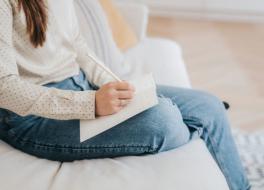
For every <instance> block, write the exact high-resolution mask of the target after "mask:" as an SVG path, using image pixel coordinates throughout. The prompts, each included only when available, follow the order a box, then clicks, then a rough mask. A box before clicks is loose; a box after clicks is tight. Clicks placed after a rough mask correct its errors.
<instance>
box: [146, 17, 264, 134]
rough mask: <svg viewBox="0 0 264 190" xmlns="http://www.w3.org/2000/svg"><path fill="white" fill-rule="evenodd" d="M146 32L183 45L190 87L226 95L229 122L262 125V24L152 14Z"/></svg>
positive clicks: (250, 126) (252, 126) (252, 127)
mask: <svg viewBox="0 0 264 190" xmlns="http://www.w3.org/2000/svg"><path fill="white" fill-rule="evenodd" d="M148 33H149V36H152V37H154V36H155V37H156V36H161V37H166V38H169V39H172V40H175V41H176V42H178V43H179V44H180V45H181V47H182V49H183V56H184V59H185V62H186V65H187V68H188V71H189V74H190V78H191V82H192V85H193V87H194V88H198V89H202V90H206V91H209V92H211V93H213V94H215V95H217V96H218V97H220V98H221V99H223V100H226V101H228V102H229V103H230V104H231V109H230V110H229V111H228V114H229V117H230V121H231V124H232V126H234V127H240V128H242V129H245V130H249V131H254V130H258V129H264V24H250V23H231V22H213V21H200V20H184V19H175V18H160V17H151V19H150V24H149V30H148Z"/></svg>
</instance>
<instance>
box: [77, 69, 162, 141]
mask: <svg viewBox="0 0 264 190" xmlns="http://www.w3.org/2000/svg"><path fill="white" fill-rule="evenodd" d="M130 82H131V83H132V84H133V85H134V86H135V88H136V91H135V96H134V98H133V99H132V101H131V103H130V104H128V105H127V106H126V107H125V108H123V109H122V110H121V111H120V112H118V113H116V114H114V115H109V116H103V117H98V118H96V119H94V120H81V121H80V141H81V142H83V141H85V140H88V139H90V138H92V137H94V136H96V135H98V134H100V133H102V132H104V131H106V130H108V129H110V128H112V127H114V126H116V125H117V124H119V123H121V122H123V121H125V120H127V119H129V118H131V117H133V116H135V115H136V114H138V113H140V112H142V111H144V110H146V109H149V108H151V107H153V106H155V105H157V104H158V98H157V94H156V85H155V81H154V79H153V76H152V74H148V75H145V76H143V77H142V78H140V79H137V80H133V81H130Z"/></svg>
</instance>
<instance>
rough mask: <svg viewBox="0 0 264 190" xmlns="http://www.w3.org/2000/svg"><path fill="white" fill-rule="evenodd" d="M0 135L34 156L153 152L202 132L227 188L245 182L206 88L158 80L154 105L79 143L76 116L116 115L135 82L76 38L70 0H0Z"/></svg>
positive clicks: (240, 187)
mask: <svg viewBox="0 0 264 190" xmlns="http://www.w3.org/2000/svg"><path fill="white" fill-rule="evenodd" d="M0 20H1V23H0V107H1V108H2V109H1V117H2V119H1V121H2V122H1V127H0V137H1V139H2V140H4V141H5V142H7V143H9V144H10V145H12V146H13V147H15V148H17V149H19V150H21V151H23V152H26V153H28V154H31V155H35V156H38V157H41V158H46V159H50V160H57V161H73V160H80V159H90V158H103V157H116V156H124V155H142V154H146V153H158V152H162V151H166V150H170V149H173V148H177V147H179V146H181V145H183V144H185V143H187V142H188V141H190V140H191V139H193V138H196V137H197V136H199V137H201V138H202V139H203V140H204V141H205V143H206V145H207V147H208V149H209V151H210V152H211V154H212V156H213V157H214V159H215V160H216V162H217V163H218V165H219V167H220V168H221V170H222V172H223V174H224V175H225V177H226V179H227V182H228V184H229V186H230V189H232V190H246V189H249V188H250V187H249V184H248V181H247V179H246V176H245V174H244V171H243V168H242V166H241V162H240V159H239V156H238V153H237V150H236V147H235V144H234V142H233V139H232V137H231V134H230V128H229V123H228V120H227V116H226V113H225V109H224V107H223V105H222V103H221V101H220V100H219V99H217V98H216V97H214V96H212V95H210V94H207V93H205V92H200V91H195V90H189V89H181V88H174V87H169V86H157V93H158V95H159V104H158V105H157V106H155V107H153V108H151V109H148V110H146V111H144V112H142V113H140V114H138V115H136V116H135V117H133V118H131V119H129V120H127V121H125V122H123V123H121V124H119V125H117V126H116V127H114V128H112V129H110V130H108V131H106V132H104V133H102V134H99V135H97V136H95V137H93V138H91V139H89V140H87V141H85V142H83V143H80V139H79V124H80V119H95V118H96V116H105V115H109V114H115V113H117V112H118V111H120V110H121V109H122V108H123V107H125V106H126V105H127V104H128V103H129V102H130V101H131V99H132V98H133V93H134V87H133V86H132V85H131V84H129V83H128V82H125V81H124V82H118V81H115V79H114V78H112V76H110V75H109V74H108V73H107V72H106V71H105V69H103V68H102V67H101V66H100V64H101V63H100V61H99V60H98V59H97V58H96V57H95V56H94V55H93V54H91V52H90V51H89V49H88V47H87V45H86V44H85V42H84V40H83V39H82V37H81V35H80V31H79V26H78V23H77V18H76V15H75V12H74V5H73V0H63V1H62V0H56V1H52V0H48V1H47V2H46V1H44V0H30V1H29V0H0Z"/></svg>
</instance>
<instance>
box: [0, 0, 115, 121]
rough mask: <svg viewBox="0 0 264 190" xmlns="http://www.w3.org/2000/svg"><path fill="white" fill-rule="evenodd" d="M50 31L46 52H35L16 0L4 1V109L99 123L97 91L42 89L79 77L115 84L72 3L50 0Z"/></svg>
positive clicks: (0, 7) (0, 9)
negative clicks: (84, 32) (90, 46)
mask: <svg viewBox="0 0 264 190" xmlns="http://www.w3.org/2000/svg"><path fill="white" fill-rule="evenodd" d="M47 2H48V17H49V23H48V31H47V40H46V42H45V44H44V46H43V47H41V48H34V47H33V46H32V44H31V43H30V41H29V35H28V34H27V33H26V23H25V15H24V12H23V11H20V12H19V11H18V8H17V0H0V108H5V109H8V110H11V111H13V112H15V113H17V114H19V115H22V116H26V115H37V116H41V117H46V118H52V119H61V120H62V119H63V120H68V119H94V118H95V91H82V92H76V91H71V90H59V89H55V88H47V87H43V86H42V85H43V84H47V83H49V82H58V81H61V80H63V79H66V78H68V77H71V76H73V75H76V74H78V73H79V70H80V68H82V69H83V71H84V72H85V74H86V76H87V79H88V80H89V81H90V82H91V83H93V84H95V85H97V86H99V87H100V86H102V85H103V84H105V83H107V82H110V81H114V80H115V79H114V78H112V76H111V75H109V74H108V73H107V72H106V71H105V70H104V69H103V68H102V67H100V66H99V64H101V63H100V61H99V60H98V59H97V58H96V57H95V56H94V55H93V54H92V53H91V52H90V51H89V49H88V46H87V45H86V44H85V42H84V40H83V39H82V36H81V35H80V31H79V26H78V22H77V18H76V14H75V10H74V2H73V0H47Z"/></svg>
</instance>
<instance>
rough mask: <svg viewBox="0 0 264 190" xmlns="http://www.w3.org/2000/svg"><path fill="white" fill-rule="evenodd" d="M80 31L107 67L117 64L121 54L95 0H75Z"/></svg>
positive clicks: (102, 12) (120, 59)
mask: <svg viewBox="0 0 264 190" xmlns="http://www.w3.org/2000/svg"><path fill="white" fill-rule="evenodd" d="M75 7H76V13H77V16H78V20H79V24H80V27H81V32H82V34H83V36H84V38H85V39H86V42H87V43H88V45H89V47H90V48H91V49H92V50H93V51H94V53H95V54H96V55H97V56H98V57H99V58H100V59H101V60H102V61H103V63H105V65H106V66H108V67H109V68H113V67H114V64H119V63H120V62H121V61H122V59H123V55H122V53H121V51H120V50H119V49H118V47H117V46H116V44H115V42H114V39H113V36H112V32H111V29H110V26H109V23H108V20H107V17H106V15H105V13H104V11H103V9H102V7H101V5H100V3H99V1H97V0H75Z"/></svg>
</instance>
